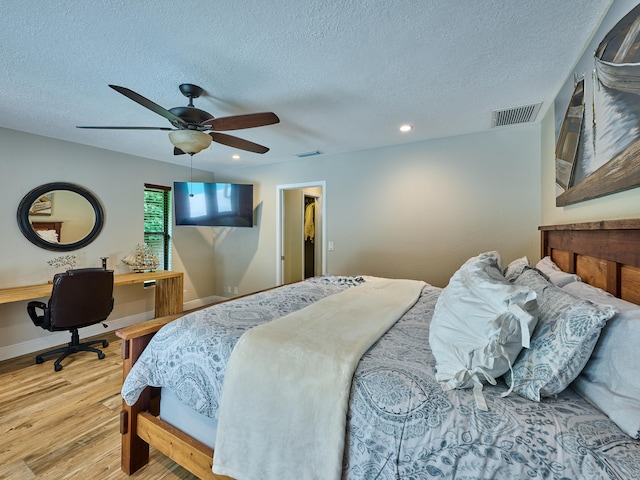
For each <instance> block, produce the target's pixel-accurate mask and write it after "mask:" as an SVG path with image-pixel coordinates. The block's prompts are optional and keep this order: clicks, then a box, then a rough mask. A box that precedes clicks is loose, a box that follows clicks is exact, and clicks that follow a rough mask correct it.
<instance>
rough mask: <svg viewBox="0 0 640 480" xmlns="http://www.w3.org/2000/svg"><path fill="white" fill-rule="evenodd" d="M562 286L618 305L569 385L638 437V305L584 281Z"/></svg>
mask: <svg viewBox="0 0 640 480" xmlns="http://www.w3.org/2000/svg"><path fill="white" fill-rule="evenodd" d="M563 290H565V291H567V292H570V293H572V294H573V295H575V296H577V297H580V298H584V299H586V300H590V301H592V302H594V303H597V304H604V305H612V306H614V307H615V308H616V309H618V314H617V315H616V316H615V317H613V318H612V319H611V320H609V321H608V322H607V325H606V326H605V327H604V328H603V329H602V335H600V339H599V340H598V343H597V344H596V346H595V348H594V349H593V353H592V354H591V358H590V359H589V361H588V362H587V365H586V366H585V367H584V369H583V370H582V372H581V373H580V375H578V378H576V379H575V381H574V382H573V383H572V384H571V388H573V389H574V390H575V391H577V392H578V393H579V394H581V395H582V396H583V397H585V398H586V399H587V400H589V401H590V402H591V403H593V404H594V405H595V406H596V407H598V408H599V409H600V410H602V411H603V412H604V413H606V414H607V416H608V417H609V418H610V419H611V420H613V421H614V422H616V424H617V425H618V426H619V427H620V430H622V431H623V432H625V433H626V434H627V435H629V436H631V437H633V438H640V384H639V383H638V381H637V377H638V372H640V355H638V345H640V307H638V305H635V304H633V303H630V302H625V301H624V300H621V299H619V298H616V297H614V296H613V295H611V294H609V293H607V292H605V291H604V290H601V289H599V288H596V287H592V286H591V285H588V284H586V283H583V282H574V283H570V284H569V285H566V286H565V287H563Z"/></svg>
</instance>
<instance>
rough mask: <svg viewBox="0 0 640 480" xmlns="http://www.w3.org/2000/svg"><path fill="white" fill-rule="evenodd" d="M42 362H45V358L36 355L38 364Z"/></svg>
mask: <svg viewBox="0 0 640 480" xmlns="http://www.w3.org/2000/svg"><path fill="white" fill-rule="evenodd" d="M41 363H44V358H42V357H36V364H37V365H40V364H41Z"/></svg>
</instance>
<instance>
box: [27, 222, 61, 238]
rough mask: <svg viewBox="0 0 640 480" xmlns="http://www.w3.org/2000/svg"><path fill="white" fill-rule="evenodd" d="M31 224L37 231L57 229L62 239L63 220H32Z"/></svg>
mask: <svg viewBox="0 0 640 480" xmlns="http://www.w3.org/2000/svg"><path fill="white" fill-rule="evenodd" d="M31 226H32V227H33V229H34V230H35V231H36V232H37V231H39V230H55V232H56V233H57V234H58V240H60V230H62V222H31Z"/></svg>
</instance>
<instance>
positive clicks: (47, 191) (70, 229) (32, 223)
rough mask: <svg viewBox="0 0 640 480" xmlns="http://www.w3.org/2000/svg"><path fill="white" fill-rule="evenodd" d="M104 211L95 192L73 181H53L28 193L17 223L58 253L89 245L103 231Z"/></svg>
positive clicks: (30, 237) (34, 240)
mask: <svg viewBox="0 0 640 480" xmlns="http://www.w3.org/2000/svg"><path fill="white" fill-rule="evenodd" d="M103 225H104V212H103V210H102V205H100V202H99V201H98V199H97V198H96V196H95V195H93V193H91V192H89V191H88V190H86V189H85V188H82V187H80V186H79V185H75V184H73V183H64V182H54V183H47V184H45V185H41V186H39V187H37V188H34V189H33V190H31V191H30V192H29V193H27V194H26V195H25V196H24V198H23V199H22V201H21V202H20V205H19V206H18V226H19V227H20V231H21V232H22V234H23V235H24V236H25V237H27V239H28V240H29V241H30V242H31V243H33V244H35V245H37V246H39V247H42V248H45V249H47V250H53V251H57V252H68V251H70V250H77V249H78V248H82V247H84V246H86V245H88V244H90V243H91V242H92V241H93V240H95V238H96V237H97V236H98V234H99V233H100V230H102V226H103Z"/></svg>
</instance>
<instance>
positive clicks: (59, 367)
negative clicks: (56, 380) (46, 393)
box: [53, 365, 62, 372]
mask: <svg viewBox="0 0 640 480" xmlns="http://www.w3.org/2000/svg"><path fill="white" fill-rule="evenodd" d="M53 369H54V370H55V371H56V372H59V371H60V370H62V365H54V366H53Z"/></svg>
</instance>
